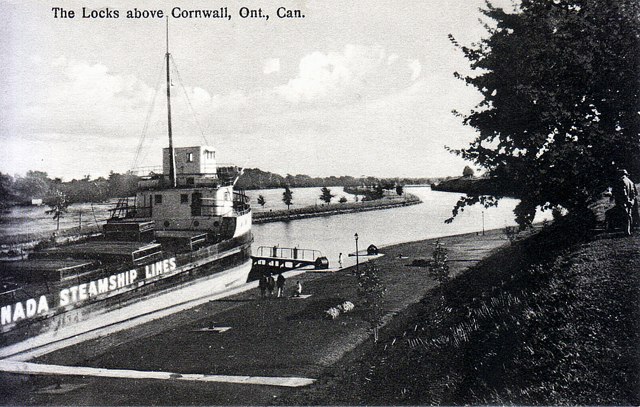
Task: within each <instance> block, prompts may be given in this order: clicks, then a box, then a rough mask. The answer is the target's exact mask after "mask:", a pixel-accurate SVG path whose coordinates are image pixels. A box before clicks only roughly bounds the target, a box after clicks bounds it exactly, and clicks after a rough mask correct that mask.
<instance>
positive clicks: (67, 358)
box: [0, 231, 508, 405]
mask: <svg viewBox="0 0 640 407" xmlns="http://www.w3.org/2000/svg"><path fill="white" fill-rule="evenodd" d="M441 241H442V242H444V243H445V244H446V245H447V247H448V248H449V249H450V258H451V261H450V264H451V270H452V272H453V273H454V274H455V275H457V274H459V273H460V272H461V271H462V270H464V269H465V268H466V267H468V266H469V265H471V264H475V263H477V262H478V261H479V260H480V259H482V258H483V257H485V256H487V255H488V254H489V253H491V252H492V251H493V250H495V249H496V248H497V247H500V246H503V245H505V244H508V241H507V239H506V237H505V236H503V234H502V233H501V232H500V231H493V232H489V233H487V234H486V235H485V236H481V235H477V234H475V233H474V234H466V235H459V236H451V237H446V238H442V239H441ZM433 243H434V240H426V241H420V242H413V243H407V244H401V245H395V246H390V247H385V248H383V249H382V252H383V253H384V254H385V256H384V257H382V258H379V259H377V260H376V267H378V268H379V275H380V278H381V280H382V281H383V283H384V285H385V286H386V287H387V295H386V296H385V297H384V299H383V301H382V307H383V310H384V314H385V318H384V320H385V321H386V323H390V322H391V321H393V320H394V319H395V318H397V316H398V315H402V314H403V312H404V311H405V310H406V309H407V308H408V307H410V306H411V305H412V304H416V303H418V302H419V301H420V300H421V299H422V298H423V297H424V296H425V295H427V293H429V292H430V291H431V290H432V289H433V288H434V287H435V286H436V284H435V282H434V281H433V280H432V279H431V278H430V277H429V276H428V275H427V273H426V270H425V269H424V268H422V267H413V266H411V263H412V261H413V260H415V259H419V258H429V257H430V256H431V252H432V250H433V248H434V245H433ZM360 267H366V266H365V265H364V264H361V265H360ZM352 272H353V268H350V269H342V270H337V271H335V272H308V273H306V274H304V275H301V276H296V277H295V278H291V279H289V281H288V283H287V284H288V287H289V289H291V287H293V285H294V283H295V281H296V280H300V281H301V283H302V285H303V287H304V291H303V293H304V294H307V295H310V296H309V297H306V298H302V299H296V298H291V297H288V298H285V299H266V300H263V299H260V295H259V293H258V291H257V289H256V290H252V291H250V292H246V293H243V294H239V295H235V296H233V297H229V298H226V299H222V300H217V301H212V302H209V303H207V304H205V305H202V306H199V307H197V308H194V309H192V310H189V311H184V312H181V313H178V314H174V315H172V316H169V317H167V318H163V319H162V320H159V321H153V322H149V323H146V324H143V325H140V326H138V327H136V328H133V329H130V330H127V331H122V332H118V333H115V334H112V335H108V336H105V337H102V338H100V339H96V340H91V341H87V342H84V343H82V344H79V345H76V346H72V347H69V348H65V349H62V350H59V351H57V352H53V353H50V354H48V355H45V356H43V357H41V358H39V359H37V360H35V362H37V363H50V364H62V365H67V366H68V365H73V366H88V367H100V368H106V369H131V370H138V371H168V372H174V373H175V374H186V373H203V374H218V375H249V376H269V377H272V376H279V377H288V376H296V377H307V378H320V377H323V374H324V372H325V371H326V369H328V368H330V367H331V366H334V365H335V366H338V365H340V364H341V363H342V361H343V358H344V356H345V355H348V354H350V353H351V352H353V351H354V350H355V349H357V348H358V346H360V345H361V344H363V343H367V342H369V341H370V340H371V330H370V325H369V324H368V323H367V321H366V313H365V312H364V309H363V308H362V305H361V304H360V299H359V298H358V294H357V291H358V288H357V287H358V285H357V280H356V279H355V277H354V275H353V273H352ZM344 301H351V302H353V303H354V304H356V308H355V310H354V311H353V312H351V313H347V314H344V315H342V316H340V317H339V318H337V319H335V320H329V319H326V318H325V311H326V310H327V309H329V308H330V307H333V306H335V305H338V304H340V303H342V302H344ZM212 321H215V323H216V324H217V325H219V326H228V327H230V328H231V329H230V330H229V331H227V332H225V333H224V334H211V333H202V332H200V333H198V332H195V331H196V330H197V329H200V328H202V327H206V326H209V325H210V324H211V322H212ZM0 377H1V380H0V396H1V397H0V398H1V399H2V400H4V404H14V405H17V404H19V405H24V404H38V405H41V404H67V405H75V404H92V405H95V404H120V405H122V404H124V405H131V404H142V405H151V404H179V405H184V404H204V405H210V404H218V405H228V404H236V405H238V404H241V405H267V404H273V403H275V402H277V400H278V399H279V398H282V397H284V396H288V394H290V393H291V391H292V389H287V388H280V387H272V386H247V385H238V384H225V383H206V384H205V383H188V382H181V381H170V382H166V381H155V380H135V381H132V380H122V379H109V378H98V377H73V376H72V377H55V376H53V377H51V376H37V377H36V376H32V377H31V378H30V379H29V380H25V379H26V378H25V377H24V376H20V375H8V374H4V375H2V376H0ZM59 383H61V384H62V387H63V388H70V389H76V390H72V391H67V392H62V393H56V392H55V391H48V390H47V389H49V388H50V387H49V386H53V387H54V388H55V387H56V386H57V384H59Z"/></svg>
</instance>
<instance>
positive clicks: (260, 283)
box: [258, 274, 267, 298]
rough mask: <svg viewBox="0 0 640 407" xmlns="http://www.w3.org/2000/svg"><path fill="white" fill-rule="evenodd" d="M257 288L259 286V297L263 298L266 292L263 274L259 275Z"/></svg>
mask: <svg viewBox="0 0 640 407" xmlns="http://www.w3.org/2000/svg"><path fill="white" fill-rule="evenodd" d="M258 288H260V297H262V298H264V297H265V296H266V294H267V277H266V276H265V275H264V274H263V275H261V276H260V281H258Z"/></svg>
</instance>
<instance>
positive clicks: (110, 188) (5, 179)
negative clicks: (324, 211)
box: [0, 168, 437, 207]
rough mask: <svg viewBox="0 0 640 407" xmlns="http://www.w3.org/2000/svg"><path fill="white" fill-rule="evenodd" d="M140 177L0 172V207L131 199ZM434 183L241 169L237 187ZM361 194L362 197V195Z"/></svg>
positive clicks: (384, 185) (418, 179)
mask: <svg viewBox="0 0 640 407" xmlns="http://www.w3.org/2000/svg"><path fill="white" fill-rule="evenodd" d="M139 180H140V177H139V176H138V175H135V174H133V173H130V172H127V173H125V174H119V173H116V172H113V171H112V172H111V173H110V174H109V176H108V177H106V178H105V177H98V178H94V179H92V178H91V177H90V176H89V175H85V176H84V177H83V178H81V179H73V180H71V181H64V182H63V181H62V179H60V178H51V177H49V175H48V174H47V173H46V172H43V171H28V172H27V173H26V175H24V176H21V175H16V176H11V175H9V174H4V173H0V207H7V206H11V205H16V204H18V205H19V204H29V203H31V201H32V199H42V200H43V201H47V199H49V198H51V197H53V196H56V195H57V194H58V193H62V194H63V195H64V197H65V199H66V202H68V203H70V204H71V203H79V202H103V201H106V200H108V199H110V198H119V197H126V196H133V195H135V193H136V190H137V186H138V181H139ZM435 181H437V179H435V178H433V179H431V178H389V179H378V178H375V177H360V178H356V177H351V176H340V177H335V176H331V177H324V178H322V177H316V178H314V177H310V176H308V175H300V174H298V175H290V174H288V175H286V176H282V175H279V174H274V173H272V172H266V171H262V170H260V169H258V168H249V169H246V170H244V172H243V173H242V175H241V176H240V178H239V179H238V182H237V183H236V187H237V188H239V189H267V188H284V187H286V186H288V187H290V188H301V187H319V188H321V187H326V186H345V187H352V188H365V189H372V188H375V186H376V185H379V186H381V187H382V188H385V189H391V188H395V186H396V185H406V184H425V183H432V182H435ZM363 195H364V194H363Z"/></svg>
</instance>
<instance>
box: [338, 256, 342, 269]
mask: <svg viewBox="0 0 640 407" xmlns="http://www.w3.org/2000/svg"><path fill="white" fill-rule="evenodd" d="M338 267H340V268H342V253H340V254H339V255H338Z"/></svg>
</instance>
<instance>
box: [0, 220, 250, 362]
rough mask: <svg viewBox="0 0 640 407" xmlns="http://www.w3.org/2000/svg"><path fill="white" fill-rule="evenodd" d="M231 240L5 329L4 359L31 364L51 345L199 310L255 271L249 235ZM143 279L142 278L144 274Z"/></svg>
mask: <svg viewBox="0 0 640 407" xmlns="http://www.w3.org/2000/svg"><path fill="white" fill-rule="evenodd" d="M233 240H234V242H225V243H234V244H233V245H230V244H229V245H222V246H221V245H214V246H211V247H207V248H203V249H201V250H200V251H199V253H197V255H196V256H194V255H193V254H192V255H190V258H189V259H185V258H180V256H179V255H178V256H177V257H178V258H177V259H165V261H164V262H163V264H165V265H166V264H168V263H170V262H172V261H173V262H175V264H176V267H175V268H174V269H172V270H166V272H164V273H159V274H157V275H153V276H149V275H148V274H147V275H146V276H145V278H143V279H140V280H139V281H134V282H132V283H131V284H129V285H128V286H125V287H122V288H120V289H118V290H114V291H112V292H108V293H105V294H103V295H101V296H99V297H97V298H93V299H91V300H87V301H84V302H80V303H77V304H72V305H67V306H65V307H62V308H58V309H56V310H51V311H50V312H49V313H47V314H46V315H42V316H41V317H39V318H37V319H36V320H33V321H22V322H23V323H21V324H18V325H16V326H11V327H8V326H4V327H3V328H4V329H3V331H4V332H3V333H2V340H3V347H2V348H0V358H5V357H12V358H14V359H23V360H26V359H30V358H32V357H36V356H37V355H38V354H44V353H46V351H45V348H47V347H49V348H50V347H51V344H56V343H58V344H60V343H62V342H64V341H68V340H69V339H70V338H80V337H79V335H80V336H84V337H85V338H86V336H87V335H86V334H87V333H91V332H94V333H96V334H98V336H99V332H100V331H102V330H104V329H106V328H108V330H109V332H113V331H117V330H121V329H126V328H128V327H131V326H135V325H137V324H140V323H143V322H146V321H148V320H153V319H158V318H161V317H163V316H166V315H170V314H172V313H175V312H179V311H182V310H184V309H188V308H191V307H195V306H197V305H199V304H201V303H203V302H206V301H208V300H209V299H210V298H211V297H212V296H215V295H218V294H221V293H224V292H227V291H231V290H233V289H234V288H236V287H239V286H242V285H244V284H245V283H246V282H247V279H248V276H249V272H250V271H251V257H250V255H251V253H250V251H251V242H252V237H251V233H250V232H249V233H247V234H245V235H243V236H240V237H239V238H234V239H233ZM229 246H230V247H229ZM139 274H140V275H143V273H142V271H141V272H139ZM76 341H77V340H76ZM61 346H62V345H61ZM39 349H41V351H39ZM21 355H22V356H21Z"/></svg>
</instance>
